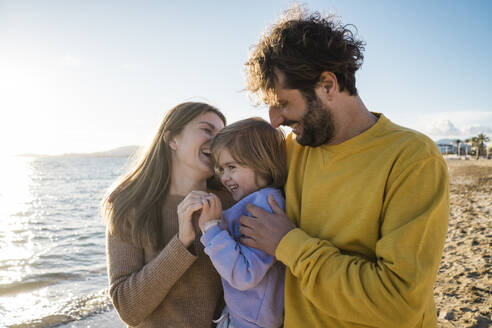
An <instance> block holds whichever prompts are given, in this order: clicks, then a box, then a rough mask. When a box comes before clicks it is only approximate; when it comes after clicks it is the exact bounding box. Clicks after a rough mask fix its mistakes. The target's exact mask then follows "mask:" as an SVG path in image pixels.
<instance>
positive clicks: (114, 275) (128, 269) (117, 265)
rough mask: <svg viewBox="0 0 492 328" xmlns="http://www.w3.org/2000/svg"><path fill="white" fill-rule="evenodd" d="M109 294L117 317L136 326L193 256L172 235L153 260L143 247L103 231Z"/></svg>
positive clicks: (193, 258)
mask: <svg viewBox="0 0 492 328" xmlns="http://www.w3.org/2000/svg"><path fill="white" fill-rule="evenodd" d="M106 241H107V244H106V245H107V249H106V251H107V259H108V276H109V294H110V296H111V299H112V301H113V305H114V307H115V309H116V311H117V312H118V314H119V316H120V318H121V319H122V320H123V321H124V322H126V323H127V324H128V325H131V326H136V325H138V324H139V323H141V322H142V321H143V320H145V318H146V317H147V316H148V315H149V314H150V313H152V312H153V311H154V310H155V309H156V308H157V306H158V305H159V304H160V303H161V302H162V301H163V300H164V299H165V297H166V295H167V294H168V292H169V291H170V289H171V288H172V287H173V285H174V284H175V283H176V281H178V279H179V278H180V277H181V276H182V275H183V274H184V273H185V272H186V270H187V269H188V268H189V267H190V266H191V265H192V264H193V262H194V261H195V260H196V257H195V256H193V255H192V254H191V253H190V252H188V250H187V249H186V248H185V246H184V245H183V244H182V243H181V242H180V241H179V239H178V237H177V235H176V236H174V237H173V238H172V239H171V240H170V241H169V243H168V244H167V245H166V246H165V247H164V248H163V249H162V251H161V252H160V253H159V254H158V255H157V257H155V258H154V259H153V260H152V261H150V262H148V263H147V264H145V257H144V250H143V249H142V248H139V247H136V246H134V245H132V244H131V243H128V242H125V241H122V240H121V239H119V238H117V237H115V236H113V235H111V234H110V233H108V232H107V233H106Z"/></svg>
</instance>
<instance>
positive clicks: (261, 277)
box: [200, 188, 285, 328]
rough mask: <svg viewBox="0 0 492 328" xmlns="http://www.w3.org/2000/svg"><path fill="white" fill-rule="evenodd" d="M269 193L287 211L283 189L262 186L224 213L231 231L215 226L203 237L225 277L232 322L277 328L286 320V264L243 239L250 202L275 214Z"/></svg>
mask: <svg viewBox="0 0 492 328" xmlns="http://www.w3.org/2000/svg"><path fill="white" fill-rule="evenodd" d="M269 194H272V195H273V196H274V198H275V200H276V201H277V203H278V204H279V206H280V207H281V208H282V209H284V210H285V199H284V197H283V196H282V191H280V190H279V189H274V188H264V189H260V190H259V191H256V192H254V193H251V194H249V195H248V196H246V197H244V198H243V199H241V200H240V201H239V202H237V203H236V204H235V205H234V206H232V207H231V208H229V209H228V210H226V211H224V212H223V213H222V220H223V222H222V223H223V224H224V222H225V224H226V225H227V230H221V229H220V228H219V227H218V226H214V227H212V228H210V229H209V230H207V232H206V233H205V234H204V235H203V236H202V237H201V238H200V241H201V242H202V244H203V245H204V246H205V253H206V254H208V256H210V259H211V260H212V263H213V264H214V266H215V269H216V270H217V272H218V273H219V274H220V276H221V277H222V285H223V286H224V298H225V302H226V305H227V309H228V311H229V313H230V315H231V319H232V320H231V321H232V323H233V324H234V325H236V326H237V327H239V328H249V327H254V328H256V327H269V328H270V327H271V328H276V327H280V326H281V325H282V322H283V314H284V312H283V311H284V279H285V267H284V265H283V264H281V263H280V262H277V261H276V260H275V258H274V257H273V256H271V255H268V254H266V253H264V252H262V251H260V250H258V249H256V248H250V247H247V246H244V245H243V244H241V243H240V242H239V238H240V237H241V234H240V233H239V230H238V228H239V225H240V224H239V217H240V216H241V215H243V214H245V215H249V213H248V212H247V211H246V205H247V204H249V203H251V204H254V205H256V206H258V207H261V208H262V209H264V210H265V211H268V212H270V213H272V210H271V208H270V205H269V204H268V195H269Z"/></svg>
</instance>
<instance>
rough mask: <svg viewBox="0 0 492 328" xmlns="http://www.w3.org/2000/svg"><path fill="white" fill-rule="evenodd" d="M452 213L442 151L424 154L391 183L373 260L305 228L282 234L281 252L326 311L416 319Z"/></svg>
mask: <svg viewBox="0 0 492 328" xmlns="http://www.w3.org/2000/svg"><path fill="white" fill-rule="evenodd" d="M448 213H449V195H448V175H447V167H446V164H445V163H444V161H443V160H442V158H438V157H437V156H436V157H432V158H428V159H424V160H420V161H418V162H414V163H412V164H411V165H409V166H408V167H407V168H406V169H405V170H403V171H402V172H400V174H399V175H398V176H397V177H396V178H395V179H394V181H393V182H392V184H391V185H390V186H388V188H387V193H386V196H385V200H384V204H383V212H382V213H381V217H380V218H379V220H380V222H381V227H380V239H379V240H378V241H377V244H376V250H375V251H376V254H375V255H376V257H375V259H374V260H372V259H366V258H363V257H360V256H356V255H353V254H344V253H343V252H341V251H340V249H338V248H337V247H336V245H334V244H333V243H331V242H330V241H328V240H322V239H319V238H315V237H312V236H310V235H308V234H307V233H306V232H304V231H303V230H301V229H299V228H297V229H294V230H292V231H290V232H289V233H288V234H287V235H285V236H284V238H283V239H282V240H281V242H280V244H279V245H278V248H277V250H276V257H277V258H278V259H279V260H280V261H282V262H283V263H285V265H286V266H287V267H288V269H289V270H290V271H291V273H292V274H293V275H294V276H295V277H296V279H297V280H298V281H299V288H301V291H302V293H303V295H304V296H305V297H306V298H307V299H309V301H310V302H311V303H312V304H313V305H314V306H316V307H317V308H319V309H322V310H323V311H325V313H327V315H330V316H332V317H335V318H337V319H340V320H345V321H350V322H354V323H357V324H361V325H365V326H371V327H403V325H402V323H403V322H404V323H406V325H408V326H411V327H414V326H415V323H416V322H418V321H419V320H421V318H422V313H423V308H424V307H425V306H427V304H423V302H422V297H424V296H427V295H428V294H429V293H432V288H433V284H434V281H435V277H436V274H437V270H438V267H439V263H440V259H441V254H442V248H443V245H444V240H445V237H446V232H447V220H448ZM320 215H322V214H320ZM323 215H324V214H323ZM327 218H329V216H327ZM347 219H350V220H357V218H356V217H355V218H354V217H351V218H347ZM406 325H405V327H407V326H406Z"/></svg>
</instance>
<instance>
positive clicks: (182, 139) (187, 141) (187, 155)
mask: <svg viewBox="0 0 492 328" xmlns="http://www.w3.org/2000/svg"><path fill="white" fill-rule="evenodd" d="M223 128H224V122H222V120H221V119H220V117H219V116H218V115H217V114H215V113H214V112H206V113H203V114H201V115H199V116H197V117H195V118H194V119H193V120H191V121H190V122H189V123H188V124H186V126H185V127H184V129H183V130H182V131H181V132H180V133H179V134H178V135H176V136H175V137H174V138H173V139H172V140H171V141H170V142H169V146H170V147H171V149H173V160H174V163H175V165H178V166H179V169H180V170H181V169H185V170H193V171H195V172H197V173H199V174H200V175H201V174H203V177H204V178H208V177H210V176H211V175H213V163H212V158H211V156H210V144H211V141H212V139H213V138H214V137H215V135H216V134H217V132H219V131H220V130H222V129H223Z"/></svg>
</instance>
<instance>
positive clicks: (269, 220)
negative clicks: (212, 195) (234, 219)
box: [239, 195, 296, 256]
mask: <svg viewBox="0 0 492 328" xmlns="http://www.w3.org/2000/svg"><path fill="white" fill-rule="evenodd" d="M268 204H270V207H271V208H272V211H273V213H268V212H266V211H264V210H263V209H261V208H259V207H257V206H255V205H252V204H248V205H247V206H246V209H247V210H248V212H249V213H250V214H251V215H252V217H251V216H247V215H242V216H241V217H240V218H239V222H240V223H241V225H240V226H239V232H240V233H241V234H243V235H244V236H243V237H241V243H242V244H244V245H246V246H250V247H254V248H258V249H259V250H262V251H264V252H265V253H267V254H270V255H273V256H275V250H276V249H277V246H278V244H279V243H280V240H282V238H283V237H284V236H285V235H286V234H287V233H288V232H289V231H291V230H292V229H295V228H296V226H295V225H294V223H292V221H291V220H289V218H288V217H287V215H286V214H285V212H284V211H283V210H282V208H281V207H280V206H279V205H278V204H277V202H276V201H275V199H274V198H273V196H272V195H268Z"/></svg>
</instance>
